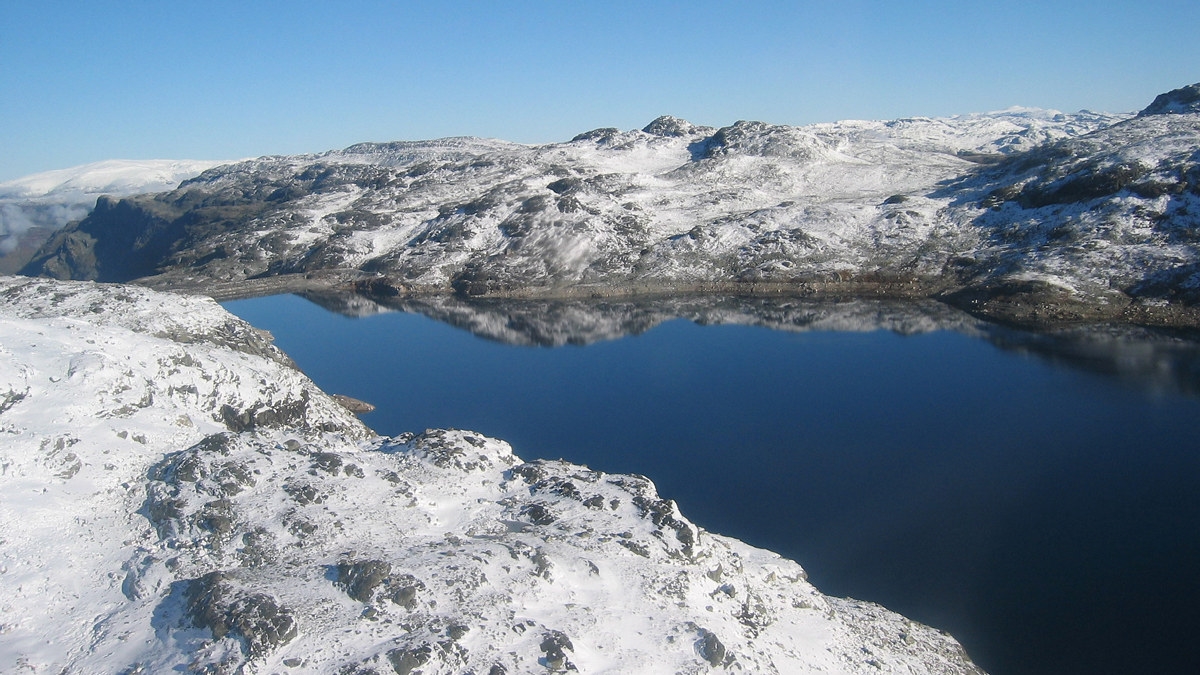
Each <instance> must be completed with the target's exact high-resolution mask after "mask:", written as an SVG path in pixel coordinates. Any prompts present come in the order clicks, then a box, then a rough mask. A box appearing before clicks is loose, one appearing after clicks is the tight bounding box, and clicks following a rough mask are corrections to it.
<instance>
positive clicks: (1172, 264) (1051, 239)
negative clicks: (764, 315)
mask: <svg viewBox="0 0 1200 675" xmlns="http://www.w3.org/2000/svg"><path fill="white" fill-rule="evenodd" d="M1197 91H1200V85H1191V86H1189V87H1184V88H1181V89H1178V90H1175V91H1172V92H1168V93H1165V94H1163V95H1161V96H1159V97H1158V98H1156V99H1155V101H1154V102H1153V103H1151V104H1150V105H1149V106H1147V107H1146V108H1145V109H1144V110H1142V111H1141V112H1140V113H1138V114H1137V115H1107V114H1100V113H1092V112H1087V111H1081V112H1078V113H1070V114H1064V113H1058V112H1054V111H1040V110H1029V109H1012V110H1008V111H1001V112H996V113H988V114H979V115H965V116H958V117H951V118H940V119H932V118H909V119H901V120H891V121H844V122H837V123H831V124H815V125H809V126H804V127H788V126H781V125H772V124H766V123H762V122H746V121H743V122H737V123H735V124H733V125H730V126H727V127H723V128H719V129H717V128H712V127H703V126H698V125H694V124H691V123H689V122H686V121H684V120H680V119H677V118H672V117H661V118H659V119H656V120H654V121H653V122H651V123H650V124H649V125H647V126H646V127H644V128H643V129H641V130H634V131H621V130H618V129H597V130H594V131H590V132H587V133H583V134H580V135H578V136H576V137H575V138H573V139H572V140H571V141H568V142H565V143H553V144H547V145H536V146H529V145H519V144H515V143H507V142H504V141H497V140H486V139H476V138H446V139H440V140H434V141H419V142H395V143H380V144H359V145H355V146H351V147H349V148H346V149H344V150H337V151H330V152H325V153H320V154H314V155H302V156H288V157H263V158H259V159H255V160H249V161H244V162H239V163H234V164H229V165H225V166H221V167H216V168H213V169H210V170H208V171H205V172H204V173H202V174H200V175H199V176H197V177H195V178H192V179H190V180H187V181H184V182H183V183H181V184H180V185H179V186H178V187H177V188H176V189H175V190H172V191H168V192H163V193H157V194H147V195H137V196H130V197H125V198H123V199H116V198H113V199H106V198H102V199H100V200H99V201H98V202H97V204H96V208H95V209H94V210H93V211H92V213H91V214H90V215H89V216H88V217H87V218H85V219H83V220H82V221H79V222H77V223H75V224H73V225H70V226H68V227H67V228H66V229H64V230H62V231H61V232H59V233H58V234H57V235H55V237H54V238H53V239H52V240H51V241H50V242H48V243H47V244H46V245H45V246H44V247H43V248H42V249H41V250H40V251H39V252H38V254H37V255H36V256H35V257H34V258H33V259H32V261H31V262H30V263H29V264H28V265H26V266H25V268H24V269H23V273H25V274H29V275H45V276H51V277H57V278H64V279H67V278H69V279H94V280H101V281H119V282H130V281H132V282H136V283H139V284H144V285H149V286H153V287H157V288H163V289H176V290H192V291H197V292H202V293H212V294H214V296H216V297H232V296H236V295H251V294H256V293H258V292H259V291H264V292H270V291H271V290H272V289H277V288H283V289H286V290H305V289H320V288H344V289H353V290H356V291H358V292H361V293H364V294H368V295H374V296H379V297H386V296H392V297H397V296H400V297H417V296H423V295H439V294H440V295H446V294H456V295H459V296H463V297H484V298H487V297H507V298H587V297H600V298H603V297H618V296H634V295H672V294H680V293H700V294H704V293H733V294H745V295H756V294H762V295H766V294H783V295H794V296H816V297H825V296H844V297H864V296H865V297H894V298H936V299H939V300H942V301H944V302H948V303H951V304H954V305H956V306H958V307H962V308H964V309H967V310H969V311H971V312H973V313H976V314H979V315H983V316H988V317H991V318H999V319H1004V320H1008V321H1012V322H1017V323H1025V324H1042V325H1045V324H1061V323H1072V322H1087V321H1113V322H1124V323H1132V324H1146V325H1168V326H1189V327H1196V326H1200V309H1198V308H1200V252H1198V250H1197V245H1198V243H1200V215H1198V214H1200V103H1198V102H1197V93H1196V92H1197Z"/></svg>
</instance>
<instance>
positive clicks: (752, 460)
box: [227, 294, 1200, 673]
mask: <svg viewBox="0 0 1200 675" xmlns="http://www.w3.org/2000/svg"><path fill="white" fill-rule="evenodd" d="M306 297H307V298H308V299H309V300H311V301H312V302H313V303H316V304H318V305H320V306H321V307H325V308H327V309H330V310H332V311H334V312H339V313H341V314H343V315H344V316H347V317H373V318H369V319H368V320H352V319H347V318H344V317H343V316H337V315H334V314H330V313H327V312H323V311H322V310H321V309H319V308H317V307H316V306H315V305H313V304H310V303H308V302H305V301H304V300H302V299H300V298H298V297H295V296H276V297H271V298H258V299H254V300H244V301H236V302H231V303H228V304H227V307H228V308H229V309H230V310H231V311H233V312H235V313H237V314H239V315H241V316H242V317H244V318H246V319H247V320H249V321H250V322H251V323H253V324H254V325H256V326H258V327H260V328H265V329H268V330H270V331H272V332H273V333H274V334H275V335H276V338H277V342H278V344H279V346H280V347H282V348H283V349H284V350H285V351H286V352H288V354H289V355H291V356H292V357H293V358H294V359H295V360H296V362H297V363H298V364H299V365H300V367H301V368H302V369H304V370H305V372H307V373H308V374H309V375H310V376H312V377H313V379H314V380H316V382H317V383H318V384H319V385H321V386H322V388H324V389H325V390H326V391H329V392H331V393H340V394H348V395H350V396H354V397H356V398H361V399H363V400H366V401H369V402H371V403H373V404H376V405H377V406H378V410H377V411H376V412H374V413H370V414H368V415H365V416H364V417H363V419H364V420H365V421H366V422H367V423H368V424H369V425H371V426H372V427H373V428H375V429H376V430H377V431H379V432H381V433H387V434H395V433H400V432H402V431H419V430H421V429H424V428H426V427H439V426H455V427H460V428H469V429H474V430H476V431H480V432H482V433H486V434H489V435H492V436H495V437H498V438H503V439H505V440H507V441H509V442H511V443H512V444H513V446H514V450H515V451H516V452H517V454H519V455H520V456H522V457H524V458H525V459H534V458H536V457H546V458H552V459H553V458H558V457H563V458H565V459H567V460H569V461H572V462H577V463H580V464H587V465H590V466H592V467H593V468H595V469H599V470H602V471H608V472H630V473H640V474H644V475H647V476H649V477H650V478H652V479H653V480H654V481H655V483H656V484H657V485H658V488H659V491H660V493H661V494H662V495H663V496H664V497H667V498H673V499H675V500H676V501H678V502H679V504H680V508H681V510H682V512H683V513H684V515H686V516H688V517H689V518H691V519H692V520H693V521H694V522H696V523H697V524H698V525H700V526H701V527H704V528H705V529H708V530H710V531H713V532H720V533H722V534H727V535H730V536H735V537H738V538H739V539H743V540H745V541H747V542H749V543H751V544H754V545H758V546H762V547H765V548H769V549H771V550H774V551H777V552H779V553H781V554H783V555H785V556H787V557H789V558H793V559H795V560H797V561H799V562H800V563H801V564H802V565H804V566H805V568H806V569H807V570H808V572H809V574H810V577H811V578H812V580H813V582H814V583H815V584H816V586H817V587H818V588H819V589H821V590H822V591H824V592H826V593H830V594H834V595H850V596H853V597H858V598H862V599H867V600H872V601H875V602H879V603H881V604H883V605H885V606H887V607H889V608H891V609H894V610H896V611H899V612H901V613H902V614H905V615H907V616H909V617H911V618H913V619H916V620H919V621H923V622H925V623H929V624H931V625H934V626H937V627H939V628H942V629H945V630H947V631H948V632H950V633H951V634H953V635H954V636H955V637H957V638H958V639H959V640H960V641H962V642H963V643H964V644H965V645H966V647H967V649H968V651H969V653H970V654H971V655H972V657H973V658H975V659H976V661H977V662H978V663H979V664H980V665H981V666H983V667H984V668H986V669H988V670H990V671H991V672H994V673H1017V672H1021V673H1037V672H1044V673H1072V672H1079V673H1084V672H1087V673H1101V672H1114V673H1115V672H1133V671H1138V672H1147V671H1156V672H1179V671H1182V670H1184V668H1183V667H1182V666H1183V664H1190V663H1194V661H1195V660H1196V659H1197V658H1200V645H1197V643H1196V641H1194V640H1193V639H1192V635H1193V633H1194V629H1195V628H1196V627H1197V622H1196V621H1195V619H1194V615H1195V611H1194V608H1195V607H1196V606H1200V580H1198V578H1197V575H1196V574H1194V571H1195V570H1197V569H1200V489H1198V488H1200V440H1198V439H1197V436H1196V433H1195V429H1196V421H1197V420H1200V396H1197V394H1198V393H1200V344H1198V343H1197V342H1196V341H1194V340H1193V339H1191V338H1190V337H1189V336H1184V335H1179V334H1173V333H1167V332H1160V331H1153V330H1147V329H1137V328H1112V327H1104V328H1100V327H1087V328H1072V329H1064V330H1058V331H1049V332H1029V331H1022V330H1018V329H1015V328H1011V327H1004V326H997V325H995V324H990V323H987V322H984V321H981V320H979V319H977V318H974V317H972V316H970V315H968V314H964V313H962V312H959V311H957V310H954V309H951V308H949V307H946V306H945V305H942V304H940V303H936V302H916V303H913V302H877V301H864V300H856V301H848V302H810V301H803V300H796V299H768V298H754V299H745V298H710V297H684V298H674V299H669V300H657V301H654V302H644V301H630V300H605V301H594V302H581V301H570V302H566V301H564V302H546V301H536V302H535V301H503V302H501V301H487V302H467V301H464V300H461V299H458V298H452V297H437V298H423V299H408V300H399V299H396V300H394V301H389V302H388V304H387V305H384V304H380V303H379V302H376V301H374V300H370V299H367V298H363V297H359V296H351V297H344V296H333V295H317V294H309V295H307V296H306ZM419 315H425V316H426V317H430V318H433V319H436V320H437V321H436V322H434V321H429V320H427V319H426V318H424V317H422V316H419ZM680 319H683V320H680ZM451 326H453V327H454V328H451ZM763 328H770V329H773V330H763ZM457 329H463V330H457ZM466 331H469V333H468V332H466ZM472 334H473V335H475V336H480V337H483V338H486V340H479V339H475V338H474V337H472ZM626 336H637V337H633V338H630V339H620V338H623V337H626ZM512 345H519V346H516V347H514V346H512ZM560 345H568V347H567V348H562V349H537V348H529V347H531V346H560ZM572 346H573V347H572ZM579 346H586V348H579ZM997 348H998V349H997Z"/></svg>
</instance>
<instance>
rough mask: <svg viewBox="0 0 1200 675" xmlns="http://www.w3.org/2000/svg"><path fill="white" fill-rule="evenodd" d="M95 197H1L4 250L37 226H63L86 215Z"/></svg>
mask: <svg viewBox="0 0 1200 675" xmlns="http://www.w3.org/2000/svg"><path fill="white" fill-rule="evenodd" d="M94 206H95V201H94V200H92V201H88V202H79V201H70V202H38V201H29V200H27V201H0V254H7V253H11V252H12V251H13V249H15V248H16V247H17V245H18V244H19V243H20V239H21V236H22V235H24V234H25V233H26V232H28V231H29V230H31V229H33V228H35V227H42V228H45V229H48V230H59V229H62V228H63V227H64V226H66V224H67V223H70V222H71V221H74V220H79V219H80V218H83V217H84V216H86V215H87V214H88V213H89V212H90V211H91V210H92V207H94Z"/></svg>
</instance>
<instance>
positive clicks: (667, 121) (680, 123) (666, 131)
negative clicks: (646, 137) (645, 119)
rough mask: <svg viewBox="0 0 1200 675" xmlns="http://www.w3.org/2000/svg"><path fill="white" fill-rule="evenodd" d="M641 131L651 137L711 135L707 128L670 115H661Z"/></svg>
mask: <svg viewBox="0 0 1200 675" xmlns="http://www.w3.org/2000/svg"><path fill="white" fill-rule="evenodd" d="M642 131H643V132H645V133H648V134H651V135H653V136H670V137H681V136H694V135H696V134H701V133H711V129H710V128H709V127H700V126H696V125H695V124H692V123H691V122H689V121H687V120H684V119H680V118H678V117H672V116H671V115H663V116H661V117H659V118H657V119H655V120H654V121H653V122H651V123H650V124H647V125H646V126H645V127H643V128H642Z"/></svg>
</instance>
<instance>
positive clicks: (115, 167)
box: [0, 159, 224, 274]
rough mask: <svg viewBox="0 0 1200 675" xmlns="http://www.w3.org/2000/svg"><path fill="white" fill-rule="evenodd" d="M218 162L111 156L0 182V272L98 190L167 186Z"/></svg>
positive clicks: (76, 215) (87, 205)
mask: <svg viewBox="0 0 1200 675" xmlns="http://www.w3.org/2000/svg"><path fill="white" fill-rule="evenodd" d="M223 163H224V162H214V161H202V160H173V159H159V160H154V159H151V160H126V159H116V160H106V161H103V162H94V163H92V164H84V165H81V166H76V167H72V168H69V169H56V170H54V171H45V172H42V173H37V174H33V175H31V176H25V177H24V178H18V179H16V180H12V181H7V182H3V183H0V274H3V273H11V272H15V271H16V270H17V269H19V268H20V267H21V266H22V265H24V264H25V263H26V262H27V261H28V260H29V257H30V256H32V255H33V253H34V251H36V250H37V248H38V246H40V245H41V244H42V243H43V242H45V240H46V239H48V238H49V237H50V235H51V234H52V233H53V232H54V231H56V230H58V229H60V228H62V227H63V226H64V225H66V224H67V223H69V222H71V221H73V220H79V219H80V218H83V217H84V216H86V215H87V214H88V213H89V212H90V211H91V210H92V207H93V206H95V205H96V198H97V197H99V196H100V195H112V196H116V197H124V196H126V195H134V194H140V193H145V192H160V191H162V190H170V189H173V188H174V187H176V186H177V185H179V183H180V181H183V180H185V179H187V178H191V177H193V176H196V175H198V174H199V173H200V172H201V171H204V170H205V169H210V168H212V167H214V166H217V165H219V164H223Z"/></svg>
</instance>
